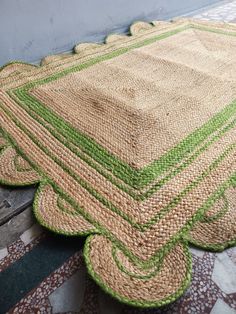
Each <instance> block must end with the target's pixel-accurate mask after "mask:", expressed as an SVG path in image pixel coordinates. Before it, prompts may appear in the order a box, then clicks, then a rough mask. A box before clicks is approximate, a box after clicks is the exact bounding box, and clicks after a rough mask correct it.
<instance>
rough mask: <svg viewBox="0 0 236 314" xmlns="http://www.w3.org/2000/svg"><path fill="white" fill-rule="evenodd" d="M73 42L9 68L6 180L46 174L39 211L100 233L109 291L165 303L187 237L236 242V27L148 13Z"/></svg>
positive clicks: (176, 292)
mask: <svg viewBox="0 0 236 314" xmlns="http://www.w3.org/2000/svg"><path fill="white" fill-rule="evenodd" d="M74 51H75V52H74V53H73V54H63V55H55V56H49V57H46V58H44V60H42V63H41V66H39V67H35V66H31V65H28V64H23V63H11V64H8V65H6V66H5V67H3V68H2V69H1V71H0V110H1V111H0V125H1V136H0V147H1V151H0V153H1V154H0V180H1V182H2V183H3V184H9V185H29V184H33V183H39V185H38V190H37V194H36V197H35V201H34V212H35V215H36V217H37V219H38V221H39V222H40V223H41V224H42V225H43V226H45V227H47V228H49V229H50V230H53V231H55V232H58V233H61V234H65V235H71V236H75V235H87V236H88V237H87V239H86V243H85V248H84V256H85V261H86V263H87V267H88V271H89V273H90V275H91V276H92V277H93V278H94V280H96V282H97V283H98V284H99V285H100V286H101V287H102V288H103V289H104V290H105V291H107V292H108V293H110V294H111V295H113V296H114V297H116V298H117V299H119V300H120V301H122V302H126V303H128V304H131V305H134V306H140V307H151V306H153V307H154V306H162V305H164V304H167V303H169V302H172V301H174V300H175V299H176V298H178V297H179V296H180V295H181V294H183V293H184V291H185V289H186V288H187V286H188V284H189V281H190V278H191V255H190V253H189V248H188V245H189V243H192V244H194V245H197V246H199V247H203V248H206V249H210V250H215V251H220V250H223V249H224V248H226V247H228V246H230V245H234V244H235V243H236V125H235V124H236V26H234V25H231V24H223V23H221V24H219V23H206V22H199V21H194V20H186V19H184V20H176V21H172V22H159V21H155V22H152V23H150V24H149V23H144V22H137V23H135V24H133V25H132V26H131V28H130V35H127V36H124V35H114V34H113V35H110V36H108V37H107V38H106V41H105V44H96V43H83V44H79V45H77V46H76V47H75V50H74Z"/></svg>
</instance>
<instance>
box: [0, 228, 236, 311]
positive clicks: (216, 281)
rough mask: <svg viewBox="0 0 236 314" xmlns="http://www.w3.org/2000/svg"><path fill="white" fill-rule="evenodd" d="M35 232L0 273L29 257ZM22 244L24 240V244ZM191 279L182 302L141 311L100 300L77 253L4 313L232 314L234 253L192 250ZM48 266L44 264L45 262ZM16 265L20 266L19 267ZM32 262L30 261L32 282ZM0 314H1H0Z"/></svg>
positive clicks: (37, 238) (13, 248)
mask: <svg viewBox="0 0 236 314" xmlns="http://www.w3.org/2000/svg"><path fill="white" fill-rule="evenodd" d="M36 229H37V227H33V228H30V229H29V230H27V231H26V232H25V234H23V235H22V236H21V238H19V239H18V240H16V241H15V242H14V243H13V244H12V245H10V246H8V247H7V248H6V249H7V255H6V256H5V257H2V258H1V260H0V265H1V269H2V270H3V269H4V268H7V267H9V266H10V265H11V264H12V263H14V262H16V261H18V263H20V262H21V259H22V260H23V259H24V255H25V254H27V252H29V251H31V252H32V253H33V251H34V249H35V248H37V245H39V244H40V242H42V241H43V239H44V238H45V235H44V233H43V232H42V231H41V230H37V232H36V231H35V230H36ZM23 239H26V240H25V241H24V240H23ZM192 254H193V278H192V283H191V286H190V287H189V289H188V290H187V291H186V293H185V294H184V296H183V297H181V298H180V299H179V300H177V301H176V302H174V303H172V304H170V305H169V306H166V307H163V308H161V309H149V310H141V309H135V308H131V307H128V306H125V305H122V304H120V303H119V302H117V301H115V300H113V299H112V298H111V297H110V296H108V295H106V294H105V293H104V292H103V291H102V290H101V289H100V288H99V287H98V286H97V285H96V284H95V283H94V282H93V281H92V280H91V279H90V278H89V276H88V274H87V272H86V267H85V265H84V261H83V255H82V250H78V252H75V253H74V254H73V255H72V256H71V257H70V258H69V259H66V260H65V261H64V262H63V263H62V264H61V265H60V266H59V267H58V268H56V269H55V270H54V271H53V272H51V273H50V274H49V275H48V276H47V277H45V278H44V280H42V281H40V282H39V283H38V284H37V285H36V286H35V287H34V288H33V289H31V291H30V292H29V293H27V294H26V295H25V296H23V297H22V298H20V299H19V300H18V302H16V304H15V305H14V306H13V307H11V309H9V310H8V311H7V312H8V313H16V314H18V313H39V314H44V313H51V314H52V313H57V314H59V313H61V314H62V313H64V314H65V313H78V314H79V313H80V314H113V313H114V314H148V313H150V314H177V313H183V314H185V313H186V314H201V313H203V314H208V313H209V314H233V313H236V248H231V249H228V250H226V251H224V252H223V253H217V254H214V253H209V252H203V251H201V250H198V249H192ZM49 262H50V261H49ZM19 265H20V264H19ZM35 275H36V274H34V261H32V276H35ZM0 313H5V312H1V310H0Z"/></svg>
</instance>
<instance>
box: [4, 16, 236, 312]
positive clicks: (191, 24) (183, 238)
mask: <svg viewBox="0 0 236 314" xmlns="http://www.w3.org/2000/svg"><path fill="white" fill-rule="evenodd" d="M181 21H182V20H180V21H179V20H178V21H177V22H174V23H173V25H174V24H175V23H177V24H178V23H180V27H179V28H178V29H177V31H173V30H172V31H168V32H167V33H168V34H171V35H174V34H176V33H178V32H180V31H182V30H186V29H189V28H196V29H200V30H205V31H209V32H213V33H219V34H223V35H229V36H236V26H232V25H230V24H221V27H222V25H224V27H225V30H222V29H214V23H203V22H196V21H191V20H190V21H188V20H184V23H187V24H186V25H184V26H182V24H181V23H182V22H181ZM152 24H153V25H154V27H158V25H159V24H158V22H153V23H152ZM209 24H210V25H211V27H212V28H209V27H207V26H208V25H209ZM148 25H149V26H151V24H148V23H144V22H137V23H135V24H133V25H132V26H131V28H130V30H131V31H130V32H131V35H133V36H135V35H136V34H138V33H140V30H141V33H142V31H145V29H149V26H148ZM160 25H162V23H160ZM163 25H165V23H164V24H163ZM217 25H218V24H216V26H217ZM152 27H153V26H152ZM176 27H177V26H176ZM228 27H229V30H228V29H227V28H228ZM231 27H232V28H233V29H234V32H231V31H232V29H231ZM114 36H119V37H120V36H121V37H123V35H111V36H108V37H107V39H106V43H109V40H111V37H112V38H113V40H114ZM166 36H168V35H166V33H165V32H164V33H161V34H159V35H158V36H157V37H158V38H159V39H163V38H165V37H166ZM124 37H125V36H124ZM109 38H110V39H109ZM126 38H128V37H126ZM131 38H132V36H131ZM156 40H157V39H156V38H155V41H156ZM114 42H115V40H114ZM149 42H150V40H149ZM82 45H83V44H82ZM79 46H80V45H79ZM139 46H140V45H136V46H135V47H134V48H136V47H139ZM95 49H98V50H99V49H104V47H103V46H102V45H100V47H99V48H95ZM78 50H79V47H78V46H76V48H75V51H78ZM122 51H124V52H123V53H125V52H127V51H128V50H127V49H125V48H124V49H123V50H122ZM111 53H112V52H111ZM95 54H96V53H95ZM119 54H121V53H120V52H118V53H117V52H116V51H115V52H113V53H112V58H113V57H115V56H118V55H119ZM92 55H93V54H92ZM62 56H63V55H59V56H54V57H51V59H50V62H48V61H47V59H46V58H45V60H44V62H45V65H42V67H43V66H45V67H46V68H47V66H48V68H49V69H50V66H52V65H53V64H57V62H59V63H60V62H61V58H63V57H62ZM68 58H69V57H68ZM95 58H99V57H95ZM107 58H108V59H109V58H110V57H107ZM58 60H59V61H58ZM103 60H107V59H106V58H104V56H103V55H102V56H101V57H100V61H103ZM44 62H42V64H43V63H44ZM47 62H48V63H47ZM88 62H89V61H87V63H88ZM14 64H15V65H17V64H19V65H23V66H26V67H29V68H31V67H34V68H36V69H37V68H38V67H37V66H31V65H29V64H27V63H24V62H17V61H16V62H10V63H8V64H6V65H5V66H3V67H2V68H0V74H1V71H3V70H4V69H7V68H8V66H11V65H14ZM94 64H95V62H93V61H92V62H91V65H94ZM79 67H81V69H83V68H84V67H83V64H81V65H80V66H78V67H77V68H76V67H73V66H72V67H71V68H69V69H67V70H65V71H64V73H66V74H67V73H69V70H70V69H71V71H77V70H78V68H79ZM27 71H31V70H30V69H27ZM27 71H26V72H27ZM63 75H65V74H63ZM52 76H53V77H55V76H56V77H57V78H58V77H61V76H62V72H56V73H54V74H53V75H52ZM49 80H50V77H48V79H47V80H46V79H40V80H39V81H41V82H45V81H46V82H47V81H49ZM37 83H38V81H37V80H35V81H33V82H29V83H28V84H24V88H23V90H22V89H21V88H17V91H18V93H17V92H16V91H15V89H14V88H13V89H10V90H11V91H9V93H8V94H9V95H10V96H11V97H12V98H13V99H15V100H16V99H17V102H18V103H20V102H23V100H25V99H26V98H27V97H32V96H29V95H28V94H27V91H28V90H29V88H32V87H33V86H35V85H36V84H37ZM8 84H11V83H8ZM0 87H1V79H0ZM22 91H23V93H22ZM24 92H26V93H24ZM16 97H17V98H16ZM21 97H22V98H21ZM37 101H38V100H37ZM38 102H39V101H38ZM235 103H236V102H235V101H234V102H233V103H231V104H229V105H228V106H227V107H226V108H227V110H229V111H228V112H231V111H230V109H231V107H232V108H233V109H234V110H235V111H236V107H235ZM0 107H1V103H0ZM5 111H6V110H5ZM29 111H30V109H29ZM31 113H32V112H31ZM8 115H9V114H8ZM36 115H37V116H38V117H39V115H38V114H36ZM9 116H10V115H9ZM40 117H41V118H42V116H40ZM11 118H12V120H14V117H11ZM214 119H215V117H214ZM226 121H227V120H226ZM15 123H16V124H17V122H16V121H15ZM17 125H18V126H19V127H20V125H19V123H18V124H17ZM223 126H224V125H223ZM218 129H219V128H217V130H216V131H218ZM0 131H2V133H3V137H4V138H5V139H6V141H7V142H6V143H3V144H2V145H1V143H0V156H1V155H2V154H3V153H4V152H5V151H7V149H9V148H11V147H14V149H15V151H16V152H17V154H18V155H19V156H21V157H22V158H24V159H25V160H26V161H27V162H28V163H29V165H30V166H31V167H32V169H33V170H34V171H35V172H36V174H37V175H38V177H37V176H36V177H33V179H32V178H31V179H29V181H24V182H22V181H19V182H17V181H14V182H10V181H7V179H3V178H0V183H1V184H4V185H13V186H20V185H21V186H27V185H32V184H39V186H38V189H37V193H36V196H35V199H34V206H33V208H34V214H35V216H36V218H37V220H38V221H39V222H40V224H41V225H43V226H44V227H46V228H48V229H49V230H51V231H53V232H56V233H59V234H64V235H67V236H88V237H87V239H86V242H85V246H84V257H85V261H86V264H87V268H88V271H89V273H90V275H91V276H92V277H93V279H94V280H95V281H96V282H97V283H98V284H99V285H100V286H101V288H102V289H103V290H105V291H106V292H108V293H109V294H111V295H112V296H114V297H115V298H116V299H118V300H119V301H121V302H123V303H127V304H129V305H132V306H138V307H159V306H163V305H166V304H168V303H170V302H173V301H174V300H176V299H177V298H178V297H179V296H180V295H182V294H183V293H184V291H185V290H186V288H187V286H188V285H189V282H190V280H191V267H192V266H191V265H192V263H191V255H190V252H189V249H188V243H192V244H194V245H195V246H199V247H201V248H205V249H208V250H212V251H222V250H224V249H225V248H226V247H230V246H234V245H236V236H235V239H234V240H229V241H226V242H224V243H221V244H219V245H215V244H203V243H200V242H198V241H197V240H196V239H194V238H192V237H191V236H189V235H188V232H189V230H190V229H191V228H192V227H193V225H194V224H195V223H196V222H197V221H200V220H201V219H202V218H203V216H204V214H205V213H206V212H207V210H208V209H209V208H210V207H211V206H212V205H213V204H214V203H215V202H216V201H217V200H218V199H219V197H221V196H222V195H223V194H224V192H225V190H226V189H227V188H229V187H230V186H233V187H236V172H235V173H232V174H231V176H230V177H229V178H228V180H226V181H225V182H224V184H223V185H222V186H220V187H219V188H218V190H217V191H216V192H215V193H213V194H212V195H211V196H210V197H209V199H208V200H207V201H206V202H205V204H204V206H202V207H201V208H199V209H198V210H197V211H196V213H195V214H194V216H193V217H192V218H191V219H190V220H188V222H187V223H186V224H185V226H184V227H183V228H182V229H181V230H180V231H179V232H178V233H177V234H175V236H173V237H172V238H171V240H170V241H169V242H168V243H167V244H166V245H165V246H164V247H163V248H162V249H161V250H159V251H158V255H157V256H156V254H154V255H153V256H152V257H151V258H150V259H149V260H148V261H146V262H143V263H142V264H141V263H140V261H139V259H138V258H137V257H136V256H134V255H132V253H131V252H129V251H128V250H127V249H126V248H125V247H124V246H123V244H121V243H120V242H119V241H118V240H117V239H115V238H114V237H113V236H111V235H110V234H109V233H108V232H107V231H106V230H105V229H103V228H102V226H99V225H98V224H97V223H95V222H94V221H92V219H91V217H89V216H88V214H87V213H86V212H83V209H82V208H78V205H77V204H76V203H75V202H74V201H73V199H70V198H69V197H68V195H66V193H65V192H64V191H62V190H61V189H60V188H59V187H57V186H56V185H55V183H54V182H53V181H52V180H51V179H50V178H48V177H47V175H46V174H44V173H43V172H42V171H41V169H40V167H39V166H38V165H36V164H34V163H33V162H32V161H31V160H30V159H29V158H28V157H27V156H26V155H25V153H24V152H23V151H22V150H21V149H20V148H19V146H18V145H17V143H16V141H15V140H14V139H13V138H12V137H11V136H10V135H9V134H8V133H7V132H6V131H5V130H4V129H3V128H2V127H0ZM62 137H63V135H62ZM235 147H236V145H235V144H234V145H231V146H230V147H228V149H227V150H226V151H225V152H224V153H223V154H222V156H221V157H222V158H224V156H226V155H227V153H228V151H230V150H233V149H235ZM220 160H221V159H220V158H218V160H217V159H216V160H215V161H214V163H213V164H212V165H214V164H215V163H217V162H220ZM157 169H158V167H157ZM18 170H19V172H27V171H29V173H31V170H30V169H28V170H27V171H26V170H24V168H22V169H21V166H20V165H19V166H18ZM145 170H147V171H150V167H149V165H148V167H146V169H145ZM142 171H144V170H143V169H142V170H141V172H142ZM119 179H120V178H119ZM124 183H125V184H130V187H131V189H134V190H135V189H136V188H140V187H144V186H143V183H144V185H145V184H148V183H150V182H142V180H141V181H140V182H138V183H137V182H124ZM48 185H50V186H51V187H52V188H53V189H54V191H56V193H57V194H58V195H60V196H61V197H62V198H63V199H64V200H65V201H67V202H68V203H69V204H70V205H71V206H72V207H73V208H74V209H75V210H77V212H78V213H80V214H82V215H83V217H84V218H85V219H86V220H88V221H89V222H90V223H92V228H91V229H86V230H82V231H81V232H79V231H77V232H72V233H69V232H66V231H64V232H62V230H59V229H55V228H52V226H50V225H48V224H47V223H46V221H44V220H42V219H41V216H40V215H39V210H38V206H39V205H38V202H39V197H40V193H41V191H42V189H44V188H45V187H47V186H48ZM131 196H133V197H134V199H141V200H143V196H141V197H140V196H138V197H136V196H135V193H133V194H132V193H131ZM219 218H220V217H219ZM216 219H218V218H216ZM148 227H150V225H147V228H148ZM145 228H146V227H145ZM144 230H146V229H144ZM95 235H96V236H98V237H99V236H100V237H101V236H105V237H106V238H107V239H109V240H110V241H111V243H112V245H114V244H115V245H116V247H117V248H118V249H119V248H120V249H121V250H122V252H124V253H125V255H126V256H127V257H128V258H129V259H130V260H131V261H135V263H136V264H137V265H138V264H140V265H142V266H143V267H145V268H148V267H150V265H154V264H155V263H156V262H157V261H158V265H159V267H161V265H162V262H163V259H164V258H165V256H166V255H168V253H169V252H170V251H171V249H173V248H174V247H175V245H176V244H177V242H178V243H180V244H181V245H182V246H183V250H184V253H185V255H186V261H187V266H186V276H185V278H184V280H183V282H182V285H181V287H180V288H179V289H178V291H176V292H175V293H173V294H172V295H170V296H168V297H167V298H165V299H162V300H160V301H157V302H148V301H140V300H131V299H128V298H125V297H123V296H121V295H119V294H118V293H116V292H115V291H114V290H113V289H111V288H110V287H108V286H107V285H106V284H105V283H104V281H103V279H101V278H100V276H99V275H98V274H97V273H96V271H95V270H94V268H93V265H92V263H91V259H90V243H91V241H92V239H93V237H94V236H95ZM158 271H159V270H157V272H158Z"/></svg>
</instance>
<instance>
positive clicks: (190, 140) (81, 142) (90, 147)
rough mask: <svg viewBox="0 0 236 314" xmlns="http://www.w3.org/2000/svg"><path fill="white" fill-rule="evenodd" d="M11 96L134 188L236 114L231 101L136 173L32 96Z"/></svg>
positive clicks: (168, 165)
mask: <svg viewBox="0 0 236 314" xmlns="http://www.w3.org/2000/svg"><path fill="white" fill-rule="evenodd" d="M11 95H12V94H11ZM14 95H16V96H17V98H15V97H14V98H15V100H16V101H17V102H18V103H19V104H21V105H27V106H28V107H29V108H30V109H31V110H32V111H34V112H36V113H37V114H38V115H39V116H41V117H43V118H44V120H45V121H46V122H48V123H50V124H51V125H52V126H53V127H54V128H55V129H56V130H57V131H58V132H60V133H61V134H62V135H63V136H64V137H65V138H66V139H68V140H69V141H71V142H72V143H74V144H75V145H78V147H79V148H80V149H81V150H82V151H83V152H85V153H86V154H88V155H89V156H90V157H91V158H93V159H94V160H96V161H97V162H98V163H100V164H101V165H102V166H103V167H105V168H106V169H107V170H109V171H111V172H112V173H113V174H114V175H115V176H116V177H118V178H119V179H121V180H123V181H124V182H125V183H126V184H128V185H130V186H131V187H133V188H135V189H141V188H143V187H145V186H146V185H147V184H150V182H152V181H153V180H154V179H155V178H156V177H157V176H159V175H161V174H162V173H164V172H165V171H167V170H169V169H170V168H171V167H173V166H175V165H176V164H177V163H179V162H180V161H181V160H182V159H183V158H184V157H185V156H186V155H188V154H190V153H191V152H192V150H193V149H194V148H196V147H197V146H198V145H199V144H201V143H202V141H203V140H205V139H206V138H207V137H209V136H210V135H211V134H212V133H213V132H215V131H217V130H218V129H219V128H220V127H222V126H223V125H224V124H225V123H226V122H227V120H229V119H230V118H231V117H232V115H234V114H235V113H236V101H234V102H232V103H231V104H229V105H228V106H226V107H225V108H224V109H223V110H222V111H221V112H219V113H218V114H216V115H215V116H214V117H213V118H211V119H210V120H209V121H208V122H207V123H205V124H204V125H203V126H202V127H201V128H199V129H197V130H195V131H194V132H193V133H192V134H190V135H189V136H187V137H186V138H185V139H184V140H182V141H181V142H180V143H179V144H178V145H177V146H175V147H174V148H172V149H171V150H170V151H168V152H167V153H166V154H164V155H163V156H162V157H161V158H160V159H158V160H156V161H154V162H153V163H151V164H150V165H148V166H146V167H145V168H144V169H142V170H135V169H133V168H131V167H130V166H129V165H128V164H125V163H124V162H121V161H120V160H119V159H118V158H116V157H115V156H113V155H112V154H110V153H109V152H107V151H106V150H105V149H104V148H103V147H102V146H100V145H98V144H97V143H96V142H95V141H94V140H92V139H89V137H88V136H86V135H83V134H81V133H80V132H78V130H76V129H74V128H73V127H72V126H71V125H70V124H69V123H67V122H65V121H64V120H63V119H62V118H60V117H59V116H57V115H55V113H53V112H52V110H50V109H49V108H47V107H46V106H45V105H43V104H42V103H41V102H40V101H38V100H37V99H35V98H34V97H33V96H31V95H27V93H26V92H25V91H24V90H21V89H20V90H16V91H14ZM19 100H20V101H19Z"/></svg>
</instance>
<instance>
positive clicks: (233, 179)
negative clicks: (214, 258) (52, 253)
mask: <svg viewBox="0 0 236 314" xmlns="http://www.w3.org/2000/svg"><path fill="white" fill-rule="evenodd" d="M0 105H1V104H0ZM3 131H4V130H3ZM4 134H5V135H6V136H7V138H8V140H9V142H11V144H12V145H13V146H14V147H15V148H16V150H17V151H18V152H19V154H20V155H21V156H22V157H24V158H25V159H26V160H28V157H27V156H26V155H25V153H24V152H23V151H22V150H21V149H20V147H19V146H18V144H17V143H16V142H15V140H14V139H13V138H12V137H11V136H10V135H9V134H7V132H4ZM230 149H231V148H228V149H227V151H225V153H223V154H222V155H221V156H220V157H219V158H218V160H216V161H215V163H217V162H220V161H221V160H223V159H224V156H225V155H227V153H228V151H229V150H230ZM28 161H29V162H30V160H28ZM30 163H31V165H32V167H33V168H35V169H36V171H37V172H38V173H40V174H41V176H42V178H44V179H43V182H44V184H47V183H49V184H51V185H52V186H53V187H54V189H55V193H58V194H59V195H61V197H63V198H64V199H65V200H66V201H67V202H68V203H69V204H70V205H71V206H73V207H74V208H75V209H76V210H77V211H78V212H79V213H80V214H81V215H82V216H84V217H85V219H86V220H88V221H89V222H90V223H92V224H93V225H94V226H95V227H96V229H97V230H98V232H100V233H102V234H104V235H105V236H106V237H107V238H108V239H110V240H111V241H112V242H113V243H115V244H116V246H117V247H118V248H119V249H121V250H122V251H123V252H124V254H126V255H127V256H128V257H129V258H130V259H131V260H132V261H133V262H134V263H135V264H137V265H139V266H140V267H142V268H143V269H149V268H150V267H153V266H154V265H156V263H157V259H159V258H161V256H163V254H164V255H165V254H167V252H169V250H170V249H171V248H172V247H173V246H174V245H175V244H176V242H177V241H178V240H179V239H180V238H181V237H182V236H184V235H185V234H186V232H187V231H188V230H189V229H190V228H191V226H192V225H193V223H194V222H196V221H197V220H199V219H200V218H201V217H202V215H203V214H204V212H205V211H206V210H208V209H209V208H210V207H211V206H212V205H213V204H214V202H215V201H216V200H217V199H218V198H219V195H222V193H223V192H224V191H225V190H226V189H227V188H228V187H229V186H231V185H232V184H233V186H236V172H235V173H234V174H233V175H232V176H231V177H229V179H228V180H226V181H225V182H224V183H223V184H222V185H221V186H219V188H218V189H217V191H216V192H214V193H213V194H212V195H211V196H210V197H209V199H208V200H207V201H206V202H205V204H204V205H203V206H202V207H201V208H199V209H198V210H197V212H196V214H195V215H194V216H193V217H192V218H191V219H190V220H189V221H188V222H187V223H186V225H185V226H184V227H183V228H182V229H181V230H180V231H179V232H178V233H177V234H176V235H175V236H173V237H172V238H171V239H170V241H169V242H168V243H167V244H166V245H165V246H164V247H163V248H162V249H161V250H160V251H158V252H156V254H155V255H153V256H152V257H151V258H150V259H149V260H148V261H145V262H143V261H142V260H140V259H139V258H137V257H136V256H135V255H134V254H133V253H132V252H130V251H129V250H128V249H127V248H126V246H124V245H123V243H122V242H120V241H119V240H118V239H117V238H115V237H114V236H113V235H112V234H110V233H109V232H108V231H107V230H106V229H105V228H104V227H103V226H102V225H100V224H99V223H98V222H96V221H95V220H93V218H92V217H91V215H90V214H88V213H87V212H86V211H85V210H84V208H82V207H80V206H79V205H78V204H77V203H76V202H75V200H74V199H73V198H71V197H70V196H69V195H68V194H67V193H66V192H65V191H64V190H62V189H61V188H60V187H58V186H57V184H55V182H54V181H52V179H51V178H50V177H47V175H46V174H45V173H43V172H42V169H41V168H40V165H33V164H32V162H30ZM41 186H42V187H43V185H41ZM40 191H41V188H39V189H38V192H37V196H36V198H35V204H34V210H35V211H36V212H37V203H38V195H39V194H40ZM40 222H41V224H42V225H44V226H45V227H47V228H49V229H50V230H52V231H54V232H58V233H60V234H61V233H63V232H61V230H58V231H57V230H56V229H52V228H51V227H50V226H48V225H46V224H45V222H44V221H40ZM63 234H65V235H66V234H67V233H66V232H65V233H63ZM78 235H80V233H79V232H78ZM82 235H84V234H82Z"/></svg>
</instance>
